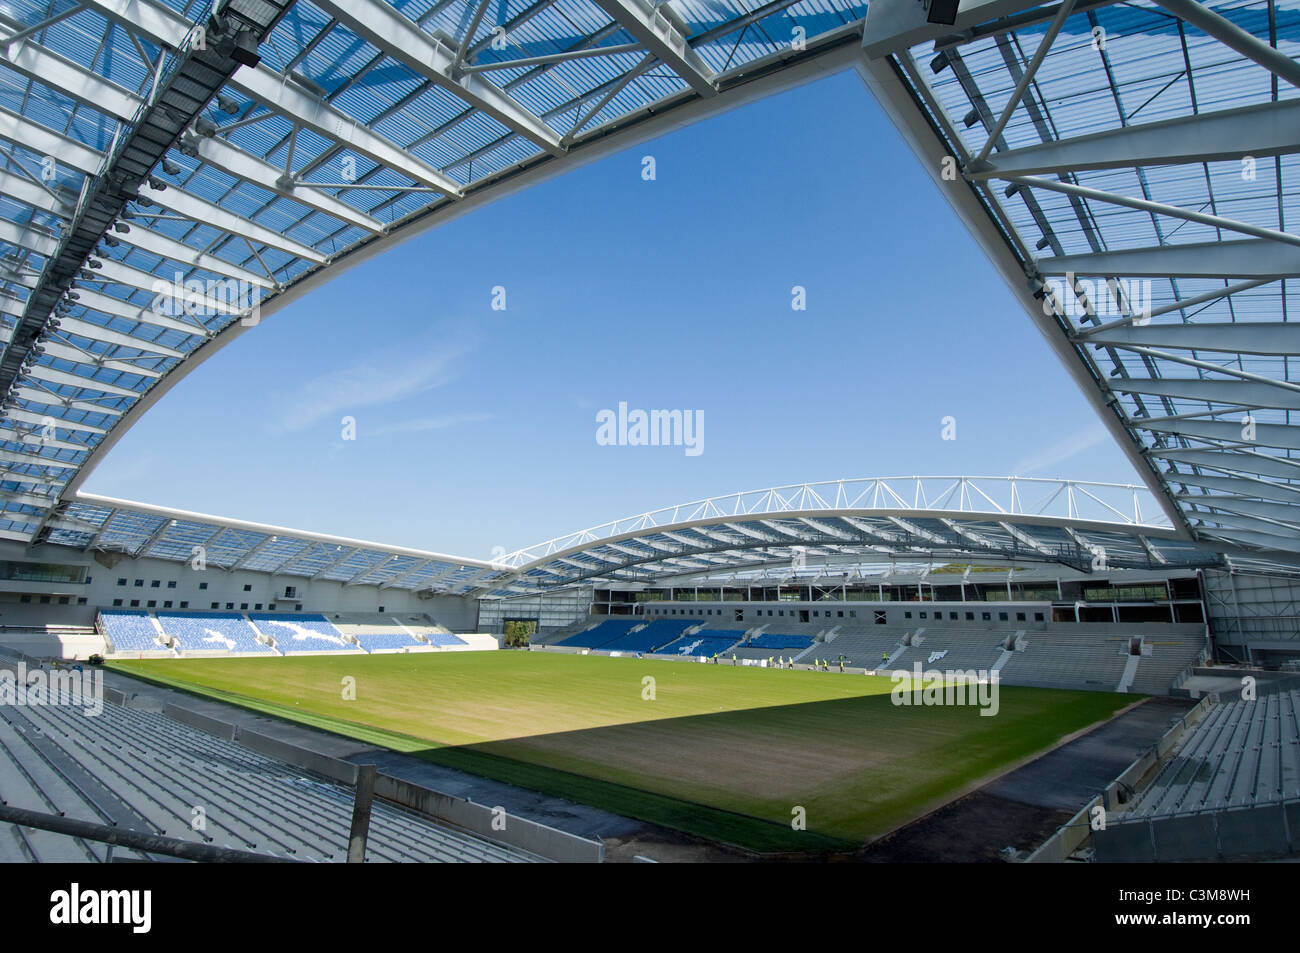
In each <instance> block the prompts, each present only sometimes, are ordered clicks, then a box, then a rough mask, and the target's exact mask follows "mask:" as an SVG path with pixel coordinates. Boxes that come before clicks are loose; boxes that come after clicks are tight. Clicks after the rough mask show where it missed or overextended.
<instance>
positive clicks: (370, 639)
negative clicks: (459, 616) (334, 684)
mask: <svg viewBox="0 0 1300 953" xmlns="http://www.w3.org/2000/svg"><path fill="white" fill-rule="evenodd" d="M356 638H357V642H358V643H359V644H360V645H361V647H362V648H363V649H365V650H366V651H367V652H376V651H385V650H393V651H396V650H400V649H410V648H420V647H422V646H424V645H425V644H426V643H424V642H421V641H419V640H418V639H413V638H411V636H409V635H407V634H406V633H405V632H364V633H362V634H360V635H358V636H357V637H356ZM453 638H454V636H453ZM456 641H458V642H459V641H460V640H459V639H457V640H456Z"/></svg>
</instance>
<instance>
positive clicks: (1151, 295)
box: [858, 0, 1300, 555]
mask: <svg viewBox="0 0 1300 953" xmlns="http://www.w3.org/2000/svg"><path fill="white" fill-rule="evenodd" d="M863 45H864V50H865V52H866V57H865V58H864V60H863V61H862V62H861V63H859V65H858V69H859V71H860V73H861V74H862V76H863V78H864V80H865V81H866V83H867V85H868V87H869V88H870V89H871V90H872V92H873V94H874V95H875V96H876V97H877V98H878V99H879V100H880V101H881V103H882V104H883V105H884V106H885V108H886V110H887V111H888V112H889V113H890V115H891V117H892V118H893V120H894V122H895V124H896V125H897V126H898V128H899V129H900V131H901V132H902V133H903V135H904V136H905V138H907V139H908V140H909V141H910V143H911V144H912V146H913V148H914V150H915V151H916V152H917V153H918V155H919V156H920V157H921V158H922V160H923V162H924V163H925V165H926V167H927V169H928V170H929V171H930V172H931V175H932V177H933V178H934V180H935V182H936V183H937V184H938V185H939V187H940V188H941V189H942V190H943V191H944V192H945V193H946V194H947V195H948V197H949V199H950V201H951V202H952V204H953V205H954V208H955V209H956V210H957V212H958V214H959V215H960V216H961V217H962V218H963V220H964V221H965V223H966V224H967V226H968V227H969V228H970V229H971V230H972V232H973V233H974V234H975V235H976V237H977V238H978V239H979V240H980V242H981V243H982V244H983V245H984V247H985V249H986V250H987V251H988V252H989V254H990V257H991V258H993V260H994V263H995V265H996V266H997V267H998V269H999V270H1000V271H1001V273H1002V274H1003V276H1004V278H1005V279H1006V281H1007V283H1008V285H1010V286H1011V288H1012V290H1013V291H1014V292H1015V294H1016V295H1017V297H1018V299H1019V300H1020V301H1021V303H1022V304H1023V306H1024V307H1025V308H1026V310H1027V311H1028V312H1029V314H1030V316H1031V318H1032V319H1033V321H1034V322H1035V324H1036V325H1037V326H1038V328H1039V330H1040V331H1041V332H1042V333H1043V335H1044V336H1045V337H1046V338H1047V340H1048V341H1049V343H1050V344H1051V345H1052V347H1053V348H1054V349H1055V350H1056V352H1057V354H1058V355H1059V356H1060V357H1061V359H1062V360H1063V361H1064V363H1065V365H1066V367H1067V369H1068V370H1069V371H1070V373H1071V374H1072V375H1073V376H1074V378H1075V380H1076V381H1077V383H1078V384H1079V386H1080V387H1081V388H1082V389H1083V391H1084V393H1085V395H1086V396H1087V397H1088V399H1089V400H1090V401H1091V402H1092V403H1093V405H1094V406H1095V407H1096V408H1097V410H1098V412H1099V413H1100V414H1101V416H1102V418H1103V420H1104V421H1105V422H1106V424H1107V426H1108V427H1109V429H1110V430H1111V432H1112V434H1113V435H1114V436H1115V437H1116V439H1117V440H1118V441H1119V443H1120V445H1121V447H1123V448H1124V449H1125V451H1126V452H1127V453H1128V455H1129V458H1130V459H1131V460H1132V461H1133V463H1134V466H1135V467H1137V470H1138V472H1139V473H1140V474H1141V475H1142V477H1143V479H1144V480H1145V481H1146V482H1147V484H1148V486H1150V487H1151V488H1152V489H1153V490H1154V491H1156V492H1157V494H1158V496H1159V498H1160V500H1161V505H1162V506H1163V507H1164V508H1165V510H1166V512H1168V513H1169V514H1170V515H1171V516H1173V517H1174V518H1175V519H1176V521H1177V524H1178V525H1179V526H1180V527H1181V528H1184V529H1185V530H1186V531H1187V532H1189V534H1190V535H1192V536H1193V537H1194V538H1195V539H1197V540H1199V541H1201V542H1203V543H1204V544H1205V545H1207V546H1223V547H1226V548H1227V549H1232V548H1242V549H1254V550H1257V551H1260V552H1273V553H1282V554H1292V555H1294V554H1296V553H1300V428H1297V426H1296V419H1295V415H1296V414H1297V412H1300V364H1297V360H1296V358H1297V355H1300V324H1297V323H1296V322H1295V321H1294V320H1292V319H1291V315H1290V309H1291V306H1292V304H1293V303H1294V302H1296V297H1295V295H1296V287H1297V286H1296V282H1294V281H1293V280H1288V279H1293V278H1295V277H1296V276H1297V275H1298V274H1300V235H1298V234H1296V233H1295V223H1296V222H1297V221H1298V220H1300V192H1297V190H1296V187H1295V182H1296V178H1297V175H1300V156H1298V154H1300V90H1298V89H1297V86H1300V64H1298V63H1297V62H1296V57H1297V56H1300V8H1297V5H1296V4H1295V3H1276V2H1272V0H1258V2H1255V0H1232V2H1225V3H1214V4H1210V5H1209V6H1205V5H1202V4H1200V3H1197V2H1195V0H1155V2H1131V3H1129V2H1126V3H1106V2H1095V0H1065V2H1058V3H1047V4H1031V3H1024V2H1015V0H964V2H962V3H961V10H960V13H959V14H958V15H957V17H956V22H955V23H954V24H951V25H938V24H929V23H927V22H926V17H925V12H924V10H923V9H922V8H921V5H919V4H917V3H916V2H914V0H872V3H871V6H870V8H869V9H868V12H867V17H866V23H865V29H864V37H863ZM1007 373H1008V374H1013V373H1014V369H1011V368H1008V369H1007Z"/></svg>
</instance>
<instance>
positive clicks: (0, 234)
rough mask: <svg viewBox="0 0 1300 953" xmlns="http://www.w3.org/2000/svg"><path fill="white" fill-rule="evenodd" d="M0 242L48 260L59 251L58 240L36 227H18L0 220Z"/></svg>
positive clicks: (2, 219) (13, 223) (15, 224)
mask: <svg viewBox="0 0 1300 953" xmlns="http://www.w3.org/2000/svg"><path fill="white" fill-rule="evenodd" d="M0 242H8V243H9V244H10V245H13V246H15V247H16V248H22V249H26V250H28V251H32V252H35V253H36V254H38V255H40V256H42V257H43V258H49V257H50V256H51V255H53V254H54V253H55V252H56V251H58V250H59V240H58V239H57V238H55V237H54V236H53V235H51V234H50V233H49V232H48V231H46V230H45V229H43V228H41V227H40V226H38V225H19V224H18V223H17V222H11V221H10V220H9V219H7V218H0Z"/></svg>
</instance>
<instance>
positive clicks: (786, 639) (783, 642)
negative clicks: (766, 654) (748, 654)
mask: <svg viewBox="0 0 1300 953" xmlns="http://www.w3.org/2000/svg"><path fill="white" fill-rule="evenodd" d="M812 644H813V637H812V636H810V635H785V634H782V633H780V632H764V633H762V634H761V635H756V636H754V637H753V638H752V639H750V640H749V647H750V648H752V649H770V650H772V651H774V652H775V651H785V652H789V651H790V650H794V651H795V652H796V653H798V652H802V651H803V650H804V649H806V648H808V646H810V645H812Z"/></svg>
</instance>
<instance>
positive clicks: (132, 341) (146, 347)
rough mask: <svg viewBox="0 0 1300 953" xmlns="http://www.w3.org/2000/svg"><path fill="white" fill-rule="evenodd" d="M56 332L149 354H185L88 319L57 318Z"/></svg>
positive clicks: (177, 356) (166, 355) (179, 356)
mask: <svg viewBox="0 0 1300 953" xmlns="http://www.w3.org/2000/svg"><path fill="white" fill-rule="evenodd" d="M56 333H60V334H75V335H77V336H78V337H83V338H89V339H91V340H92V341H102V342H103V343H105V344H112V345H115V346H117V347H131V348H135V349H136V350H139V351H147V352H149V353H151V354H160V355H162V356H163V357H174V358H178V359H179V358H183V357H185V354H184V353H183V352H181V351H177V350H176V349H174V348H170V347H166V346H165V345H162V344H155V343H154V342H152V341H148V340H145V339H144V338H137V337H133V336H132V335H130V334H123V333H122V332H121V331H113V330H110V329H109V328H105V327H101V326H100V325H98V324H91V323H90V322H89V321H81V320H79V319H77V318H64V317H61V318H59V326H58V328H57V329H56Z"/></svg>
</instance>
